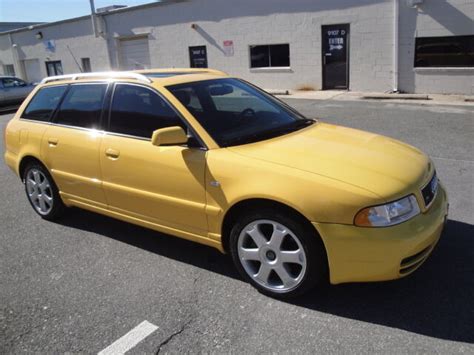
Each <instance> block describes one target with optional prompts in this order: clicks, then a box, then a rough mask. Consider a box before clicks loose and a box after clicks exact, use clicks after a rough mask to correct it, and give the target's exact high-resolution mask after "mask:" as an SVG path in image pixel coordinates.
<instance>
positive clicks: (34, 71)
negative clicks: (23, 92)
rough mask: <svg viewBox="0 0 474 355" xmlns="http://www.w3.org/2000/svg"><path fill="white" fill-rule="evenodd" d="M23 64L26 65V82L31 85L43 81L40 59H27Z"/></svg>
mask: <svg viewBox="0 0 474 355" xmlns="http://www.w3.org/2000/svg"><path fill="white" fill-rule="evenodd" d="M23 64H24V65H25V74H26V81H28V82H30V83H37V82H39V81H41V79H42V75H41V69H40V62H39V60H38V59H25V60H24V61H23Z"/></svg>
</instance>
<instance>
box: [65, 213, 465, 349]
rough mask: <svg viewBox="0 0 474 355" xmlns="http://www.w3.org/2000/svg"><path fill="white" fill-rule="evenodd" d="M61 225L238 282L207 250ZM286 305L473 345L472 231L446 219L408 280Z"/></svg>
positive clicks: (345, 287) (139, 231)
mask: <svg viewBox="0 0 474 355" xmlns="http://www.w3.org/2000/svg"><path fill="white" fill-rule="evenodd" d="M60 223H61V224H62V225H65V226H68V227H72V228H78V229H81V230H87V231H90V232H93V233H96V234H100V235H103V236H106V237H109V238H113V239H115V240H117V241H120V242H123V243H127V244H129V245H133V246H135V247H138V248H141V249H144V250H147V251H149V252H152V253H155V254H157V255H162V256H165V257H167V258H171V259H174V260H178V261H180V262H184V263H188V264H190V265H194V266H196V267H199V268H202V269H205V270H209V271H211V272H215V273H218V274H221V275H224V276H227V277H232V278H236V279H240V276H239V275H238V273H237V272H236V271H235V269H234V267H233V265H232V261H231V260H230V257H228V256H225V255H223V254H221V253H219V252H218V251H217V250H215V249H213V248H210V247H207V246H203V245H200V244H197V243H193V242H189V241H186V240H183V239H180V238H175V237H172V236H168V235H166V234H162V233H158V232H154V231H152V230H148V229H145V228H142V227H139V226H135V225H132V224H129V223H125V222H121V221H118V220H115V219H112V218H108V217H104V216H101V215H98V214H95V213H91V212H87V211H83V210H76V209H75V210H74V211H73V212H71V213H68V214H67V215H66V216H65V217H64V218H63V219H61V221H60ZM158 236H159V238H157V237H158ZM287 302H289V303H291V304H293V305H296V306H298V307H304V308H307V309H311V310H315V311H319V312H324V313H328V314H333V315H336V316H340V317H346V318H350V319H355V320H360V321H364V322H369V323H375V324H379V325H383V326H388V327H393V328H398V329H403V330H406V331H409V332H414V333H418V334H422V335H427V336H431V337H435V338H440V339H446V340H453V341H462V342H468V343H474V330H473V329H474V226H473V225H471V224H467V223H463V222H459V221H454V220H449V221H448V224H447V226H446V228H445V230H444V232H443V235H442V238H441V240H440V242H439V244H438V246H437V247H436V248H435V250H434V252H433V254H432V255H431V257H430V258H429V259H428V261H427V262H426V263H425V264H424V265H423V266H422V267H421V268H420V269H419V270H418V271H417V272H415V273H414V274H412V275H410V276H409V277H406V278H403V279H400V280H395V281H389V282H378V283H354V284H342V285H335V286H328V287H326V288H324V289H320V290H317V291H313V292H311V293H309V294H307V295H305V296H303V297H301V298H298V299H295V300H291V301H287Z"/></svg>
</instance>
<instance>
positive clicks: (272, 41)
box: [0, 0, 474, 94]
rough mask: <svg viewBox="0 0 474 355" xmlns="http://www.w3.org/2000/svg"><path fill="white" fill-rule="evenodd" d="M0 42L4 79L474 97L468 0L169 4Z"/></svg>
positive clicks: (472, 15)
mask: <svg viewBox="0 0 474 355" xmlns="http://www.w3.org/2000/svg"><path fill="white" fill-rule="evenodd" d="M95 29H96V34H97V36H96V35H94V31H93V26H92V21H91V17H90V16H84V17H78V18H74V19H69V20H64V21H58V22H54V23H48V24H41V25H36V26H30V27H28V28H23V29H17V30H12V31H8V32H3V33H0V74H1V73H2V72H3V73H12V72H14V73H16V75H18V76H20V77H22V78H24V79H26V80H28V81H38V80H39V79H41V78H42V77H45V76H47V75H54V74H59V73H72V72H78V71H80V70H85V71H89V70H93V71H101V70H110V69H134V68H155V67H189V66H191V65H195V66H206V65H207V66H209V67H212V68H216V69H220V70H223V71H226V72H228V73H229V74H231V75H235V76H238V77H242V78H244V79H247V80H249V81H251V82H253V83H255V84H257V85H259V86H261V87H264V88H267V89H301V88H309V89H316V90H320V89H334V88H337V89H349V90H355V91H380V92H386V91H394V90H395V91H396V90H400V91H403V92H415V93H457V94H474V1H473V0H317V1H316V0H259V1H256V0H234V1H225V0H168V1H166V0H165V1H162V2H154V3H150V4H146V5H141V6H135V7H129V8H122V9H115V10H112V11H108V12H103V13H100V14H98V15H97V16H96V18H95Z"/></svg>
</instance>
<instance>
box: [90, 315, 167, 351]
mask: <svg viewBox="0 0 474 355" xmlns="http://www.w3.org/2000/svg"><path fill="white" fill-rule="evenodd" d="M157 329H158V327H157V326H156V325H154V324H152V323H150V322H148V321H146V320H145V321H143V322H141V323H140V324H139V325H137V326H136V327H135V328H133V329H132V330H131V331H129V332H128V333H127V334H125V335H124V336H123V337H121V338H119V339H117V340H116V341H115V342H113V343H112V344H110V345H109V346H108V347H106V348H105V349H104V350H102V351H101V352H99V353H98V355H112V354H113V355H118V354H125V353H126V352H127V351H129V350H130V349H131V348H133V347H134V346H136V345H137V344H138V343H139V342H141V341H142V340H143V339H145V338H146V337H147V336H149V335H150V334H151V333H153V332H154V331H155V330H157Z"/></svg>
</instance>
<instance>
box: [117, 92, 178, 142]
mask: <svg viewBox="0 0 474 355" xmlns="http://www.w3.org/2000/svg"><path fill="white" fill-rule="evenodd" d="M171 126H180V127H183V128H184V129H185V128H186V127H185V125H184V123H183V122H182V121H181V119H180V118H179V117H178V115H177V114H176V112H175V111H174V110H173V109H172V108H171V107H170V106H169V105H168V104H167V103H166V102H165V101H164V100H163V99H162V98H161V97H160V96H158V95H157V94H156V93H155V92H153V91H151V90H149V89H147V88H144V87H142V86H136V85H126V84H118V85H117V86H116V87H115V91H114V97H113V101H112V112H111V117H110V127H109V131H110V132H116V133H122V134H127V135H131V136H137V137H144V138H151V136H152V134H153V131H155V130H157V129H160V128H165V127H171Z"/></svg>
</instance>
